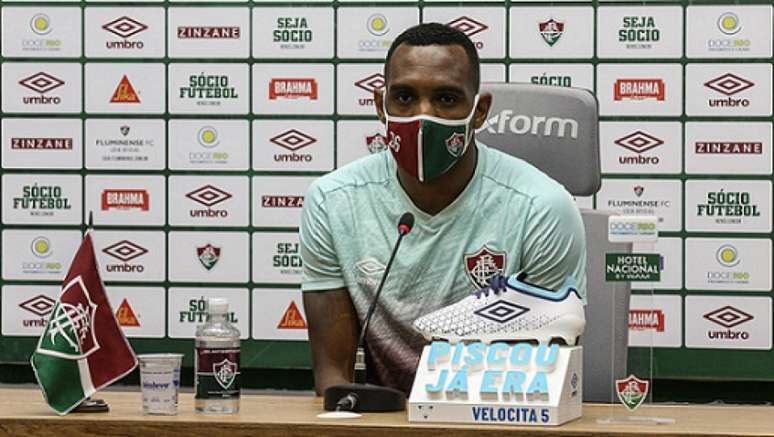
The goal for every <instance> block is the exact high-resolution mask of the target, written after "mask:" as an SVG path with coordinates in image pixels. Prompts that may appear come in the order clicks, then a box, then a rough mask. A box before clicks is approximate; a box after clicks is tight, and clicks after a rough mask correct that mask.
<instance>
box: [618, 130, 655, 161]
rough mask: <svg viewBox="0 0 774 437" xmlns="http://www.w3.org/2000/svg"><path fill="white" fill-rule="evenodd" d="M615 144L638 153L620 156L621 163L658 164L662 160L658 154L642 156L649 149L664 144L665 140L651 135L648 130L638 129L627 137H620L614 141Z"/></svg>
mask: <svg viewBox="0 0 774 437" xmlns="http://www.w3.org/2000/svg"><path fill="white" fill-rule="evenodd" d="M613 142H614V143H615V144H617V145H619V146H621V147H623V148H624V149H627V150H631V151H632V152H635V153H636V154H637V155H635V156H619V157H618V163H619V164H653V165H656V164H658V163H659V162H660V159H659V157H658V156H642V154H643V153H645V152H647V151H648V150H652V149H654V148H656V147H658V146H660V145H662V144H664V141H663V140H661V139H659V138H656V137H654V136H653V135H650V134H648V133H646V132H643V131H641V130H638V131H636V132H633V133H631V134H629V135H626V136H625V137H622V138H619V139H617V140H615V141H613Z"/></svg>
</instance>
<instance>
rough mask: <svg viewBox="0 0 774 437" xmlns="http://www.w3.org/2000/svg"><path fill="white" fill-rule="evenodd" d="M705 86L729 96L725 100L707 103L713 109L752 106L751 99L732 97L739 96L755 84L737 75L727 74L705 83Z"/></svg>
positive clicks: (714, 100)
mask: <svg viewBox="0 0 774 437" xmlns="http://www.w3.org/2000/svg"><path fill="white" fill-rule="evenodd" d="M704 86H705V87H707V88H709V89H711V90H713V91H715V92H718V93H720V94H723V95H725V96H727V97H726V98H725V99H723V98H720V99H708V101H707V103H708V104H709V106H710V107H711V108H715V107H721V108H736V107H739V106H742V107H747V106H750V100H749V99H744V98H742V99H734V98H732V97H731V96H733V95H735V94H739V93H741V92H742V91H745V90H747V89H750V88H752V87H753V86H755V83H753V82H751V81H749V80H747V79H744V78H742V77H739V76H737V75H735V74H731V73H726V74H724V75H722V76H718V77H716V78H714V79H711V80H709V81H707V82H705V83H704Z"/></svg>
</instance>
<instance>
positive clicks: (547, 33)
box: [538, 18, 564, 47]
mask: <svg viewBox="0 0 774 437" xmlns="http://www.w3.org/2000/svg"><path fill="white" fill-rule="evenodd" d="M538 31H539V32H540V36H541V37H543V41H545V42H546V44H548V46H549V47H553V46H554V45H555V44H556V43H557V42H559V39H560V38H561V37H562V35H563V34H564V22H563V21H556V20H555V19H553V18H551V19H550V20H546V21H541V22H539V23H538Z"/></svg>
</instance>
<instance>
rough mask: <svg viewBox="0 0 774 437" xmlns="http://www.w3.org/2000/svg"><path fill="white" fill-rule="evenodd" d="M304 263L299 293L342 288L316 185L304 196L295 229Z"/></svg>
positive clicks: (342, 282)
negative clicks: (299, 218) (297, 226)
mask: <svg viewBox="0 0 774 437" xmlns="http://www.w3.org/2000/svg"><path fill="white" fill-rule="evenodd" d="M299 241H300V243H301V259H302V261H303V264H304V268H303V277H302V280H301V290H302V291H305V292H306V291H323V290H332V289H337V288H342V287H344V286H345V282H344V277H343V276H342V273H341V266H340V265H339V259H338V256H337V255H336V249H335V246H334V242H333V235H332V231H331V228H330V222H329V220H328V211H327V210H326V205H325V196H324V194H323V192H322V190H321V189H320V188H319V187H318V185H317V183H313V184H312V185H311V186H310V188H309V191H308V192H307V194H306V198H305V200H304V209H303V211H302V212H301V226H300V228H299Z"/></svg>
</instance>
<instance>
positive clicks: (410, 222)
mask: <svg viewBox="0 0 774 437" xmlns="http://www.w3.org/2000/svg"><path fill="white" fill-rule="evenodd" d="M413 227H414V214H412V213H410V212H405V213H403V215H402V216H400V220H399V221H398V230H400V231H401V232H402V233H403V234H408V233H409V232H411V228H413Z"/></svg>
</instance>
